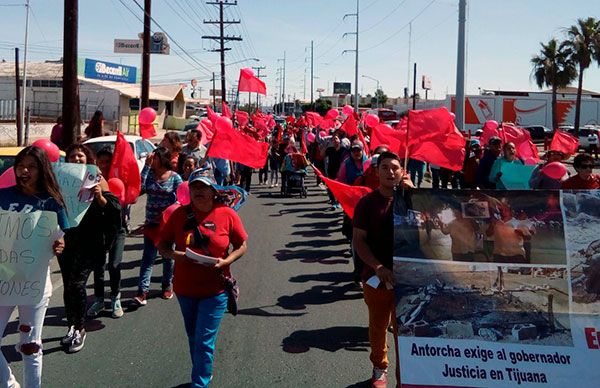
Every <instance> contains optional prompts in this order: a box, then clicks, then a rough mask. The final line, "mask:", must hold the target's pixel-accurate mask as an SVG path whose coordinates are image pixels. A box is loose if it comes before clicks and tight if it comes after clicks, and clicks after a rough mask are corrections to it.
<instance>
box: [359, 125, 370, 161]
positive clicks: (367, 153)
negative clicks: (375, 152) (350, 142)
mask: <svg viewBox="0 0 600 388" xmlns="http://www.w3.org/2000/svg"><path fill="white" fill-rule="evenodd" d="M357 132H358V139H359V140H360V142H361V143H362V145H363V150H364V153H365V155H367V156H369V145H368V144H367V141H366V140H365V136H364V135H363V133H362V131H360V130H359V131H357Z"/></svg>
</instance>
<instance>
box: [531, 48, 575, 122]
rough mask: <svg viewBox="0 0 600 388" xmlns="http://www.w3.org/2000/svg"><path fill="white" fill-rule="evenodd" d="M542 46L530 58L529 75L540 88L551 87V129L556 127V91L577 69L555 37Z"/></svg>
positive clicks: (567, 83) (566, 82)
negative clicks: (538, 51)
mask: <svg viewBox="0 0 600 388" xmlns="http://www.w3.org/2000/svg"><path fill="white" fill-rule="evenodd" d="M540 45H541V46H542V48H541V50H540V53H539V54H538V55H534V56H533V58H531V64H532V65H533V71H532V73H531V77H532V78H533V79H534V80H535V83H536V84H537V86H538V87H539V88H540V89H541V88H543V87H544V86H545V87H550V88H552V129H554V130H556V128H558V116H557V113H556V91H557V90H558V89H559V88H565V87H567V86H569V84H570V83H571V81H573V80H575V78H577V69H576V68H575V65H574V64H573V62H571V61H569V60H568V54H569V52H568V50H567V48H566V47H565V46H564V45H559V43H558V41H557V40H556V39H554V38H553V39H550V41H549V42H548V43H547V44H544V43H540Z"/></svg>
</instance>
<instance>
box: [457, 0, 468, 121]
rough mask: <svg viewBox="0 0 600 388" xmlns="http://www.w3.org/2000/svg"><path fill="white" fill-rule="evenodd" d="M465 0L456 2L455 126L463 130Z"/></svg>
mask: <svg viewBox="0 0 600 388" xmlns="http://www.w3.org/2000/svg"><path fill="white" fill-rule="evenodd" d="M466 11H467V0H459V2H458V49H457V58H456V111H455V112H454V114H455V117H456V126H457V127H458V129H459V130H461V131H462V130H463V129H464V126H465V47H466V39H465V24H466V19H467V17H466V15H467V12H466Z"/></svg>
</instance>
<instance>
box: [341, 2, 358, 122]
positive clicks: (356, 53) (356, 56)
mask: <svg viewBox="0 0 600 388" xmlns="http://www.w3.org/2000/svg"><path fill="white" fill-rule="evenodd" d="M358 7H359V0H356V13H349V14H346V15H344V19H346V18H347V17H348V16H355V17H356V31H355V32H346V33H344V36H346V35H355V37H356V46H355V48H354V50H344V51H342V55H343V54H345V53H347V52H351V51H354V112H356V113H358V105H359V103H360V101H359V100H358V14H359V8H358Z"/></svg>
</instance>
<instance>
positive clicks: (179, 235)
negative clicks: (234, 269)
mask: <svg viewBox="0 0 600 388" xmlns="http://www.w3.org/2000/svg"><path fill="white" fill-rule="evenodd" d="M194 216H195V218H196V225H197V226H198V228H199V229H200V231H201V232H202V234H203V235H204V236H205V238H206V239H207V242H208V244H207V251H202V250H201V249H200V248H194V247H191V246H190V249H192V250H194V251H195V252H198V253H200V254H203V255H207V256H212V257H219V258H223V259H224V258H226V257H227V255H228V254H229V245H230V244H232V245H233V246H234V247H239V246H240V245H241V244H242V243H243V242H244V241H246V239H247V238H248V234H247V233H246V230H245V229H244V225H242V220H240V217H239V216H238V215H237V213H236V212H235V211H234V210H233V209H231V208H229V207H227V206H225V205H216V206H215V207H214V208H213V209H212V210H211V211H210V212H208V213H204V212H199V211H194ZM186 220H187V207H185V206H182V207H180V208H178V209H176V210H175V211H174V212H173V214H172V215H171V217H170V218H169V220H168V221H167V224H166V226H165V228H164V229H163V235H162V236H161V241H163V242H167V243H173V242H174V243H175V249H176V250H178V251H185V249H186V248H187V247H188V242H189V241H190V239H191V236H193V230H185V226H186V225H185V224H186ZM223 273H224V274H225V275H226V276H229V275H230V271H229V266H227V267H223ZM173 291H175V293H176V294H177V295H181V296H187V297H191V298H206V297H209V296H214V295H217V294H220V293H222V292H223V291H225V289H224V287H223V280H222V279H221V277H220V276H219V274H218V273H217V271H216V270H215V269H214V268H211V267H207V266H204V265H201V264H194V263H189V262H186V261H176V262H175V272H174V276H173Z"/></svg>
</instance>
